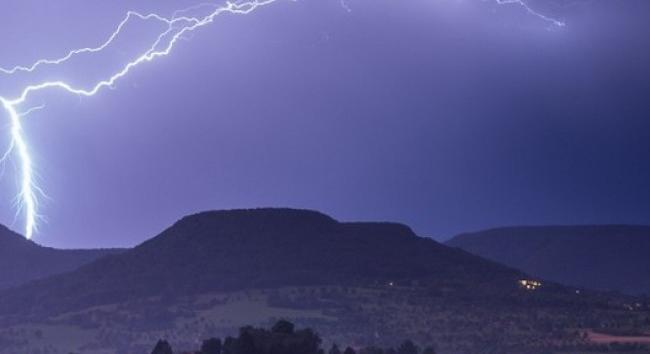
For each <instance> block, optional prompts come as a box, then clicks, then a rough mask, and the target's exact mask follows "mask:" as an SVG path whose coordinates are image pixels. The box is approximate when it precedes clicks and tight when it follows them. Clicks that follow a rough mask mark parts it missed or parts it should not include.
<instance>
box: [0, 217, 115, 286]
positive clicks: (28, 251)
mask: <svg viewBox="0 0 650 354" xmlns="http://www.w3.org/2000/svg"><path fill="white" fill-rule="evenodd" d="M122 251H123V249H119V248H112V249H109V248H106V249H89V250H85V249H57V248H53V247H46V246H42V245H39V244H37V243H36V242H34V241H32V240H28V239H26V238H25V237H23V236H22V235H20V234H18V233H16V232H14V231H12V230H11V229H9V228H8V227H6V226H4V225H0V290H2V289H8V288H11V287H14V286H19V285H22V284H26V283H28V282H30V281H34V280H37V279H42V278H46V277H48V276H51V275H55V274H60V273H65V272H68V271H71V270H74V269H76V268H77V267H79V266H81V265H83V264H87V263H89V262H92V261H93V260H95V259H98V258H101V257H103V256H106V255H109V254H115V253H120V252H122Z"/></svg>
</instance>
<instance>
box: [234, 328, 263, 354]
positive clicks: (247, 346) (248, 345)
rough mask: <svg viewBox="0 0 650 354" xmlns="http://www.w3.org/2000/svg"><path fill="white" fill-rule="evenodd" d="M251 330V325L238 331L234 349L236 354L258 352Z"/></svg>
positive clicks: (255, 353) (253, 353)
mask: <svg viewBox="0 0 650 354" xmlns="http://www.w3.org/2000/svg"><path fill="white" fill-rule="evenodd" d="M253 332H254V329H253V328H252V327H244V328H242V329H241V330H240V331H239V338H238V339H237V349H236V353H237V354H258V353H257V350H256V349H255V337H254V335H253Z"/></svg>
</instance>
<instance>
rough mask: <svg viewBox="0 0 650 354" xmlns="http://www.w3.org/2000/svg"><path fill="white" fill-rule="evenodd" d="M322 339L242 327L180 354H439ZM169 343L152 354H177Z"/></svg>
mask: <svg viewBox="0 0 650 354" xmlns="http://www.w3.org/2000/svg"><path fill="white" fill-rule="evenodd" d="M321 344H322V341H321V338H320V337H319V336H318V334H316V332H314V331H313V330H312V329H310V328H305V329H300V330H296V329H295V326H294V324H293V323H291V322H289V321H285V320H280V321H278V322H277V323H276V324H275V325H273V327H271V329H270V330H269V329H265V328H255V327H251V326H246V327H242V328H241V329H240V330H239V336H237V337H226V338H225V339H224V340H223V341H222V340H221V339H219V338H210V339H207V340H205V341H203V344H202V345H201V348H200V349H199V350H198V351H193V352H192V351H190V352H179V353H177V354H436V352H435V350H434V349H433V347H431V346H428V347H426V348H424V349H420V348H419V347H418V346H417V345H415V343H413V342H412V341H410V340H406V341H404V342H403V343H402V344H400V345H399V346H398V347H397V348H379V347H365V348H357V349H355V348H352V347H346V348H344V349H343V348H341V347H339V346H338V345H336V344H334V345H332V347H331V348H329V349H328V350H325V349H324V348H322V347H321ZM174 353H175V352H174V350H173V349H172V347H171V345H170V344H169V342H167V341H165V340H159V341H158V343H157V344H156V346H155V347H154V349H153V351H152V352H151V354H174Z"/></svg>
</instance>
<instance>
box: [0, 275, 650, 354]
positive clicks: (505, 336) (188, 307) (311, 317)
mask: <svg viewBox="0 0 650 354" xmlns="http://www.w3.org/2000/svg"><path fill="white" fill-rule="evenodd" d="M522 296H533V295H530V294H529V293H522ZM470 300H471V299H469V300H468V299H457V298H455V297H453V296H445V295H440V294H431V293H427V292H423V291H422V289H418V288H409V287H402V288H398V287H392V286H391V287H363V288H362V287H301V288H296V287H288V288H281V289H274V290H252V291H241V292H232V293H208V294H203V295H200V296H194V297H171V296H161V297H154V298H150V299H147V300H140V301H135V302H128V303H122V304H113V305H106V306H99V307H93V308H89V309H85V310H83V311H78V312H73V313H66V314H64V315H60V316H57V317H53V318H50V319H48V320H47V321H44V322H40V323H28V324H24V323H23V324H21V325H18V326H13V327H10V328H5V329H3V330H0V354H16V353H21V354H58V353H61V354H68V353H84V354H85V353H88V354H116V353H118V354H131V353H134V354H135V353H137V354H141V353H147V352H149V351H150V350H151V347H152V345H153V344H154V343H155V342H156V341H157V340H158V339H160V338H165V339H167V340H169V341H170V342H171V343H172V345H173V346H174V348H177V349H185V348H196V347H198V346H199V344H200V342H201V341H202V340H203V339H206V338H209V337H213V336H216V337H225V336H227V335H233V334H235V333H237V331H238V328H239V327H241V326H244V325H255V326H268V325H269V324H270V323H272V322H274V321H275V320H277V319H280V318H285V319H290V320H292V321H293V322H295V323H296V324H298V325H299V326H301V327H305V326H307V327H311V328H314V329H316V330H317V332H318V333H319V334H320V335H321V336H322V338H323V339H324V345H325V346H326V347H327V346H329V345H330V344H331V343H333V342H336V343H339V344H342V345H368V344H375V345H379V346H384V347H385V346H391V345H394V344H395V343H396V342H398V341H401V340H403V339H406V338H409V339H413V340H415V341H417V342H419V343H421V344H423V345H426V344H434V345H435V346H436V347H437V348H438V351H439V352H440V353H442V354H467V353H471V354H481V353H504V351H499V350H502V349H503V348H508V349H507V350H508V351H505V353H508V354H511V353H512V354H515V353H517V354H518V353H527V354H528V353H537V352H540V353H551V352H554V351H555V350H552V348H558V347H561V346H566V347H567V348H589V349H590V353H596V352H598V350H600V349H602V350H601V351H600V352H605V351H604V349H603V348H604V347H601V348H597V347H596V346H595V345H602V344H610V342H607V343H605V342H599V338H600V339H602V338H601V337H594V335H595V334H597V333H596V332H594V331H591V328H593V326H595V325H597V324H599V323H601V322H599V321H604V322H602V323H607V324H619V325H621V326H623V325H626V326H631V325H636V324H638V323H641V322H642V320H643V319H644V316H646V318H647V313H645V312H640V311H628V310H626V309H625V307H624V306H620V307H613V308H606V309H605V308H603V309H598V308H596V309H595V310H592V311H589V312H586V311H582V312H584V313H580V312H579V311H575V312H567V309H566V308H563V307H557V305H554V304H551V305H548V306H540V307H538V308H537V309H536V310H530V309H529V308H528V307H526V306H523V305H522V306H518V305H517V304H513V303H510V302H506V303H499V302H498V301H496V302H494V303H493V304H485V303H479V301H484V300H482V299H477V300H475V302H472V301H470ZM636 326H637V327H635V328H637V329H638V330H646V329H645V328H639V327H638V325H636ZM583 333H588V335H587V336H585V335H583ZM602 335H603V334H601V336H602ZM621 342H624V341H621ZM543 348H550V349H549V350H547V349H543ZM558 349H559V348H558ZM625 349H626V350H629V351H625V353H628V354H630V353H634V351H632V350H631V349H632V348H625ZM608 350H610V351H607V353H615V352H616V351H615V350H616V348H608ZM560 353H561V354H584V353H586V351H584V350H582V349H581V350H578V351H558V354H560ZM646 353H647V351H646Z"/></svg>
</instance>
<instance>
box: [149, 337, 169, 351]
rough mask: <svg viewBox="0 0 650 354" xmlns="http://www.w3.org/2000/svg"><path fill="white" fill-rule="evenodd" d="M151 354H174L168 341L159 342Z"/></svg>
mask: <svg viewBox="0 0 650 354" xmlns="http://www.w3.org/2000/svg"><path fill="white" fill-rule="evenodd" d="M151 354H174V351H173V350H172V346H171V345H169V343H167V341H166V340H162V339H161V340H159V341H158V343H156V346H155V347H154V348H153V351H152V352H151Z"/></svg>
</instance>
